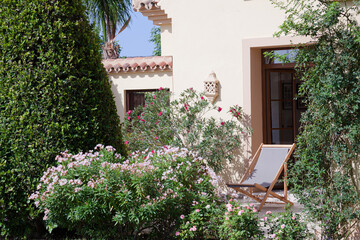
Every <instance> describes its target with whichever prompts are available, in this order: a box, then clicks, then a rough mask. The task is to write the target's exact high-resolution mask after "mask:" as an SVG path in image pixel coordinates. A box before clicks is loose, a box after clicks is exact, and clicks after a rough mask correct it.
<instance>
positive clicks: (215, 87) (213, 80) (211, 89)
mask: <svg viewBox="0 0 360 240" xmlns="http://www.w3.org/2000/svg"><path fill="white" fill-rule="evenodd" d="M204 87H205V96H206V97H207V99H208V100H209V101H210V102H211V103H214V102H215V101H216V98H217V97H218V96H219V92H220V82H219V80H218V79H217V77H216V74H215V73H214V72H212V73H210V75H209V77H208V78H207V79H206V81H204Z"/></svg>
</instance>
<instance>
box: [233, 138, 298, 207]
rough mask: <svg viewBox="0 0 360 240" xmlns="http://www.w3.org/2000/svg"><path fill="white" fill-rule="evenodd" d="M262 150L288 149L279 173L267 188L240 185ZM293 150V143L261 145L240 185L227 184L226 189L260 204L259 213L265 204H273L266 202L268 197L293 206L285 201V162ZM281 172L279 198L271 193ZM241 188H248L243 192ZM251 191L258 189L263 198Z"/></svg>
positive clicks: (257, 185)
mask: <svg viewBox="0 0 360 240" xmlns="http://www.w3.org/2000/svg"><path fill="white" fill-rule="evenodd" d="M263 148H289V152H288V153H287V155H286V157H285V159H284V161H283V163H282V164H281V167H280V169H279V171H278V172H277V174H276V176H275V178H274V180H273V181H272V182H271V185H270V186H269V187H268V188H265V187H263V186H261V185H260V184H257V183H255V184H254V186H252V187H249V186H244V185H242V184H241V183H243V182H244V181H245V180H246V179H248V178H249V176H250V175H251V173H252V172H253V171H254V168H255V166H256V164H257V162H258V159H259V156H260V152H261V149H263ZM294 150H295V143H294V144H291V145H283V144H281V145H270V144H261V145H260V147H259V149H258V150H257V151H256V153H255V155H254V158H253V160H252V162H251V164H250V166H249V168H248V169H247V171H246V172H245V175H244V176H243V178H242V179H241V183H240V184H232V183H227V184H226V185H227V186H228V187H231V188H233V189H234V190H236V191H238V192H240V193H242V194H244V195H246V196H248V197H250V198H252V199H254V200H255V201H257V202H259V203H260V206H259V209H258V210H259V211H261V209H262V207H263V206H264V204H265V203H275V202H267V201H266V200H267V198H268V197H269V195H272V196H273V197H275V198H277V199H279V200H281V201H282V202H283V203H284V204H285V203H289V204H291V205H293V203H292V202H291V201H289V200H288V199H287V197H288V196H287V191H288V189H287V182H286V180H287V161H288V160H289V158H290V156H291V154H292V153H293V151H294ZM282 171H284V196H280V195H279V194H276V193H274V192H273V188H274V186H275V184H276V182H277V180H278V179H279V177H280V175H281V173H282ZM242 188H248V190H244V189H242ZM253 189H258V190H260V191H262V192H265V196H264V197H263V198H262V199H261V198H260V197H258V196H255V195H254V194H253Z"/></svg>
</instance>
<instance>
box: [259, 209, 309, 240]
mask: <svg viewBox="0 0 360 240" xmlns="http://www.w3.org/2000/svg"><path fill="white" fill-rule="evenodd" d="M302 218H304V216H301V215H300V214H297V213H293V212H292V211H291V210H290V209H288V208H286V211H285V212H281V213H277V214H273V213H271V211H267V212H266V214H265V217H264V218H263V222H264V226H265V227H266V228H267V229H268V230H267V233H268V236H269V237H270V238H274V239H279V240H287V239H293V240H302V239H309V237H310V236H311V235H310V232H309V230H308V227H307V225H306V222H305V221H304V220H303V219H302Z"/></svg>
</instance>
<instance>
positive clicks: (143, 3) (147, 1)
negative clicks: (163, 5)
mask: <svg viewBox="0 0 360 240" xmlns="http://www.w3.org/2000/svg"><path fill="white" fill-rule="evenodd" d="M153 6H155V7H158V6H157V1H155V0H133V9H134V10H135V11H139V10H140V8H142V7H144V8H146V9H148V10H150V9H151V8H152V7H153Z"/></svg>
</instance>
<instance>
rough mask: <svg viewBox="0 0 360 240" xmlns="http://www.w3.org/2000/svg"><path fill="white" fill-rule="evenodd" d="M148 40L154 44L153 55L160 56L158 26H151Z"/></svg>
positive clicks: (159, 32) (159, 31)
mask: <svg viewBox="0 0 360 240" xmlns="http://www.w3.org/2000/svg"><path fill="white" fill-rule="evenodd" d="M149 41H150V42H152V43H154V44H155V48H154V51H153V55H154V56H161V29H160V28H159V27H153V28H152V29H151V35H150V40H149Z"/></svg>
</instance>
